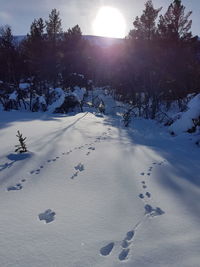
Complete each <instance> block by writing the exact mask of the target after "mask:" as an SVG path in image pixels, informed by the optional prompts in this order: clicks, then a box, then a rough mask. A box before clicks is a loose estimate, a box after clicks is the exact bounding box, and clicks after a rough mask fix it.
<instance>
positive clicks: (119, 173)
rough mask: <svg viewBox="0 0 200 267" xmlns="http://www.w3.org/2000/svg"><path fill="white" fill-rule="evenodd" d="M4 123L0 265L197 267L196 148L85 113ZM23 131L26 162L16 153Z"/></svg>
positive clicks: (151, 125) (145, 127)
mask: <svg viewBox="0 0 200 267" xmlns="http://www.w3.org/2000/svg"><path fill="white" fill-rule="evenodd" d="M0 116H1V122H0V127H1V130H0V138H1V139H0V140H1V143H0V148H1V149H0V151H1V154H0V190H1V192H0V210H1V220H0V238H1V239H0V240H1V242H0V266H2V267H8V266H9V267H27V266H30V267H44V266H48V267H55V266H56V267H102V266H103V267H104V266H105V267H118V266H120V267H121V266H127V267H133V266H136V267H141V266H142V267H147V266H148V267H156V266H161V267H167V266H170V267H177V266H181V267H198V266H199V248H200V238H199V237H200V226H199V220H200V205H199V203H200V175H199V174H200V164H199V159H200V150H199V148H198V147H197V146H195V145H193V143H192V142H191V141H190V140H187V139H186V138H185V137H183V136H178V137H171V136H169V134H168V133H166V129H165V128H161V127H160V126H159V125H157V124H156V123H155V122H153V121H145V120H142V119H137V120H135V121H133V125H132V126H131V127H130V129H128V130H127V129H124V128H123V127H122V126H121V124H120V121H119V119H118V118H117V117H114V116H104V117H99V116H95V115H94V114H91V113H87V112H85V113H80V114H77V115H74V116H62V115H52V116H51V115H49V114H45V113H23V112H1V113H0ZM17 130H20V132H22V133H23V136H26V137H27V146H28V149H29V151H30V152H29V153H27V154H22V155H16V154H15V153H14V152H13V151H14V145H15V144H17V138H16V136H15V134H16V132H17Z"/></svg>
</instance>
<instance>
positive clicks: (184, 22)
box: [158, 0, 192, 41]
mask: <svg viewBox="0 0 200 267" xmlns="http://www.w3.org/2000/svg"><path fill="white" fill-rule="evenodd" d="M191 14H192V11H189V12H187V13H186V14H185V6H184V5H183V4H182V1H181V0H174V1H173V3H171V4H170V6H169V7H168V10H167V12H166V13H165V14H164V15H161V16H160V18H159V24H158V33H159V34H160V36H161V38H163V39H168V40H171V41H178V40H189V39H190V38H191V36H192V34H191V32H190V29H191V26H192V20H191V19H189V17H190V16H191Z"/></svg>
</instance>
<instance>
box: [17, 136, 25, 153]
mask: <svg viewBox="0 0 200 267" xmlns="http://www.w3.org/2000/svg"><path fill="white" fill-rule="evenodd" d="M16 136H17V137H18V140H19V145H16V146H15V147H16V149H15V152H19V153H24V152H27V147H26V143H25V140H26V137H24V138H23V136H22V134H21V133H20V131H17V135H16Z"/></svg>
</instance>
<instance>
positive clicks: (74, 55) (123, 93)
mask: <svg viewBox="0 0 200 267" xmlns="http://www.w3.org/2000/svg"><path fill="white" fill-rule="evenodd" d="M161 10H162V8H155V7H154V5H153V3H152V1H151V0H149V1H147V2H146V4H145V8H144V10H143V12H142V15H141V16H138V17H136V18H135V20H134V22H133V29H132V30H131V31H130V32H129V34H128V36H127V37H126V38H125V40H123V41H122V42H121V43H119V44H116V45H113V46H112V47H107V48H105V47H100V46H95V45H94V44H92V43H90V42H89V41H87V40H85V39H84V38H82V33H81V29H80V27H79V26H78V25H76V26H75V27H73V28H71V29H68V30H67V31H63V30H62V25H61V19H60V16H59V12H58V11H57V10H56V9H53V10H52V12H51V13H50V15H49V18H48V20H47V21H44V20H43V19H42V18H39V19H35V20H34V21H33V23H32V24H31V27H30V32H29V33H28V34H27V37H26V38H25V39H24V40H23V41H21V42H18V43H17V42H15V41H14V37H13V35H12V31H11V28H10V26H2V27H1V29H0V80H1V81H2V82H3V85H4V86H2V85H1V84H0V90H1V91H0V101H1V103H5V99H4V98H5V97H6V96H5V95H6V94H7V95H8V94H9V93H11V92H12V88H14V87H15V88H16V87H17V86H18V84H19V83H20V81H22V80H23V81H30V82H31V93H37V95H43V96H45V97H46V101H47V103H48V95H49V88H50V87H54V88H55V87H58V86H59V87H62V88H63V90H67V88H69V87H71V88H72V87H73V86H74V85H79V86H83V87H86V89H91V88H90V86H91V84H90V83H88V80H92V81H93V83H94V84H95V85H102V86H103V85H109V86H110V88H113V89H115V96H116V97H117V98H118V99H120V100H123V101H127V102H129V103H132V105H137V107H138V109H139V113H140V112H141V113H142V114H140V115H143V116H145V117H151V118H154V117H155V114H156V113H157V112H158V110H159V105H160V103H161V102H165V104H166V105H170V103H171V102H172V101H174V100H175V101H178V102H180V105H181V99H183V98H184V97H185V96H186V95H187V94H189V93H197V92H199V84H200V44H199V40H198V37H197V36H196V37H194V36H193V35H192V33H191V25H192V21H191V20H190V16H191V13H192V12H190V11H189V12H187V11H186V8H185V7H184V6H183V4H182V2H181V0H174V1H173V2H172V3H171V4H170V6H169V7H168V9H167V10H166V12H163V15H161ZM74 73H78V74H82V75H84V79H80V76H74V75H72V74H74ZM10 85H12V86H10ZM145 112H146V113H145Z"/></svg>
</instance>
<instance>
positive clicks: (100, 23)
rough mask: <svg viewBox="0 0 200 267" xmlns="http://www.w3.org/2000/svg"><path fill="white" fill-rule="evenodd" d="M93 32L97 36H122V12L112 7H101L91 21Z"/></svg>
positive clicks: (124, 27) (123, 25) (123, 21)
mask: <svg viewBox="0 0 200 267" xmlns="http://www.w3.org/2000/svg"><path fill="white" fill-rule="evenodd" d="M93 32H94V34H95V35H98V36H105V37H114V38H124V37H125V34H126V22H125V19H124V17H123V15H122V13H121V12H120V11H119V10H118V9H117V8H113V7H106V6H105V7H102V8H101V9H100V10H99V11H98V13H97V16H96V18H95V20H94V22H93Z"/></svg>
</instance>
